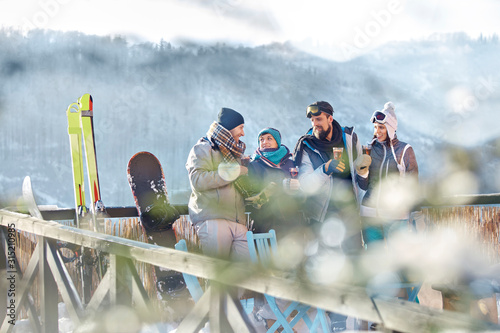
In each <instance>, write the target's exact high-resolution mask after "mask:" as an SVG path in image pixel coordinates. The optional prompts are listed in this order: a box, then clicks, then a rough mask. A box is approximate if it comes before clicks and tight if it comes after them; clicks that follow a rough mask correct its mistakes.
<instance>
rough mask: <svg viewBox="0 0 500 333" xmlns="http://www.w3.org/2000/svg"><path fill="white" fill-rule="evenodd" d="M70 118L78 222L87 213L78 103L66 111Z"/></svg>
mask: <svg viewBox="0 0 500 333" xmlns="http://www.w3.org/2000/svg"><path fill="white" fill-rule="evenodd" d="M66 115H67V117H68V134H69V143H70V148H71V162H72V165H73V181H74V190H75V209H76V222H77V227H80V226H79V219H80V217H82V216H83V215H84V214H85V213H86V212H87V207H86V206H85V190H84V179H83V151H82V128H81V121H80V108H79V107H78V104H77V103H72V104H70V105H69V106H68V109H67V110H66Z"/></svg>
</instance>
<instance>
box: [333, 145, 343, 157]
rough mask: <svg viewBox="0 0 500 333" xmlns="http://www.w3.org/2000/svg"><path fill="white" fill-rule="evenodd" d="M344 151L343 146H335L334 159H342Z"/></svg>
mask: <svg viewBox="0 0 500 333" xmlns="http://www.w3.org/2000/svg"><path fill="white" fill-rule="evenodd" d="M343 152H344V148H343V147H333V159H334V160H340V159H341V158H342V153H343Z"/></svg>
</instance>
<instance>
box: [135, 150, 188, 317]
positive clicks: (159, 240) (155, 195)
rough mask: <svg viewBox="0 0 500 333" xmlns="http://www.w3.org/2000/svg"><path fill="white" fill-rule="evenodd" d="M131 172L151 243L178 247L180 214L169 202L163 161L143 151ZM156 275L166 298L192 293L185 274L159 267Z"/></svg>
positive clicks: (177, 299) (173, 300)
mask: <svg viewBox="0 0 500 333" xmlns="http://www.w3.org/2000/svg"><path fill="white" fill-rule="evenodd" d="M127 174H128V182H129V184H130V189H131V190H132V194H133V196H134V201H135V205H136V208H137V213H138V214H139V216H140V223H141V224H142V226H143V228H144V230H145V231H146V235H147V237H148V242H149V243H152V244H155V245H159V246H164V247H169V248H174V246H175V242H176V237H175V233H174V230H173V229H172V224H173V223H174V222H175V221H176V220H177V219H178V218H179V217H180V214H179V212H178V211H177V209H176V208H175V207H173V206H172V205H171V204H170V203H169V200H168V194H167V185H166V183H165V176H164V174H163V169H162V167H161V164H160V161H159V160H158V159H157V158H156V156H154V155H153V154H151V153H149V152H146V151H142V152H139V153H137V154H135V155H134V156H132V158H131V159H130V161H129V163H128V168H127ZM155 275H156V282H157V287H158V291H159V295H160V297H161V299H162V300H163V301H168V302H169V303H171V304H177V303H178V302H184V301H185V300H186V298H187V297H188V296H189V292H188V291H187V289H186V284H185V282H184V279H183V277H182V274H181V273H179V272H176V271H172V270H169V269H166V268H163V267H155ZM174 308H176V306H174Z"/></svg>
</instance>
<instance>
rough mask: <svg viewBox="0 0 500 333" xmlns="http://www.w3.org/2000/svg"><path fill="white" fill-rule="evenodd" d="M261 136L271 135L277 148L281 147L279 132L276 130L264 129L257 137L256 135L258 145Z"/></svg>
mask: <svg viewBox="0 0 500 333" xmlns="http://www.w3.org/2000/svg"><path fill="white" fill-rule="evenodd" d="M263 134H271V135H272V136H273V138H274V140H276V143H278V148H279V147H280V146H281V134H280V131H278V130H277V129H275V128H272V127H266V128H264V129H263V130H262V131H260V132H259V135H257V143H259V144H260V142H258V139H260V136H261V135H263Z"/></svg>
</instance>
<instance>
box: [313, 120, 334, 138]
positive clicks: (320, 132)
mask: <svg viewBox="0 0 500 333" xmlns="http://www.w3.org/2000/svg"><path fill="white" fill-rule="evenodd" d="M332 130H333V126H332V124H330V123H329V124H328V128H327V130H326V131H325V130H323V129H322V128H318V129H317V128H313V134H314V136H315V137H316V139H318V140H321V141H325V140H326V138H327V137H328V135H330V133H332Z"/></svg>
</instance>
